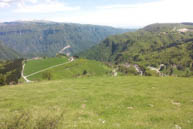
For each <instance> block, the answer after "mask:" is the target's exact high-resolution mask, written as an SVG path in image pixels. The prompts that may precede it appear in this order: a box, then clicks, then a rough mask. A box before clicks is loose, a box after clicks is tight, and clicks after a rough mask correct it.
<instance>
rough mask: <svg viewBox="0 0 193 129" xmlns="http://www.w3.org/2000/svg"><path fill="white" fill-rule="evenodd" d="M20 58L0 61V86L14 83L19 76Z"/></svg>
mask: <svg viewBox="0 0 193 129" xmlns="http://www.w3.org/2000/svg"><path fill="white" fill-rule="evenodd" d="M21 71H22V59H16V60H13V61H1V62H0V86H2V85H8V84H16V83H18V80H19V79H20V77H21Z"/></svg>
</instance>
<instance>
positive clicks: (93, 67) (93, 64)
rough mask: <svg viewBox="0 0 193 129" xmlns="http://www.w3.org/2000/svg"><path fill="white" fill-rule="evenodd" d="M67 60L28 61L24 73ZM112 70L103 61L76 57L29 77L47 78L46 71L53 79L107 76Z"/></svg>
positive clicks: (36, 79) (34, 79) (34, 78)
mask: <svg viewBox="0 0 193 129" xmlns="http://www.w3.org/2000/svg"><path fill="white" fill-rule="evenodd" d="M66 60H67V59H66V58H50V59H47V60H45V61H46V63H45V61H44V60H32V61H28V62H27V63H26V67H25V71H24V73H25V74H26V75H28V74H31V73H34V72H37V71H39V70H42V69H44V68H47V67H48V66H45V65H46V64H47V65H49V66H54V65H57V64H61V62H62V61H63V62H64V61H66ZM53 63H55V64H53ZM43 67H44V68H43ZM32 71H33V72H32ZM111 72H112V69H111V68H109V67H107V66H106V65H104V64H103V63H101V62H97V61H94V60H87V59H76V60H75V61H73V62H70V63H67V64H64V65H61V66H58V67H55V68H52V69H48V70H46V71H44V72H40V73H38V74H35V75H33V76H30V77H28V79H29V80H32V81H41V80H46V79H47V78H44V77H43V76H44V74H45V73H50V75H51V80H60V79H64V78H77V77H85V76H106V75H108V74H111Z"/></svg>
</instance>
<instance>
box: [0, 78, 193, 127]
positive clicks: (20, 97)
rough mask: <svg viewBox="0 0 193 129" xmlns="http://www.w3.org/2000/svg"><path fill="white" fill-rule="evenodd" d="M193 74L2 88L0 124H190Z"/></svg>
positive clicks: (72, 81)
mask: <svg viewBox="0 0 193 129" xmlns="http://www.w3.org/2000/svg"><path fill="white" fill-rule="evenodd" d="M192 91H193V79H192V78H174V77H165V78H157V77H117V78H114V77H94V78H93V77H90V78H81V79H65V80H60V81H47V82H46V81H45V82H39V83H38V82H36V83H31V84H21V85H18V86H15V87H12V86H7V87H2V88H0V127H2V128H3V129H48V128H52V129H53V128H58V129H181V128H182V129H192V127H193V117H192V116H193V94H192Z"/></svg>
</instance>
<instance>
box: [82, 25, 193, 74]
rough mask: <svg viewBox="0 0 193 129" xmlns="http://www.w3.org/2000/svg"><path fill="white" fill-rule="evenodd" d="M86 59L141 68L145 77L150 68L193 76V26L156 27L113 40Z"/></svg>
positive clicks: (84, 55) (152, 26)
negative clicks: (134, 65) (128, 64)
mask: <svg viewBox="0 0 193 129" xmlns="http://www.w3.org/2000/svg"><path fill="white" fill-rule="evenodd" d="M81 55H82V57H86V58H88V59H95V60H100V61H108V62H113V63H116V64H124V63H130V64H138V65H139V66H140V68H141V69H142V70H143V72H144V74H145V75H153V74H154V73H150V72H149V69H148V66H151V67H155V68H159V67H160V65H161V64H163V65H162V66H163V67H162V68H160V71H161V73H163V74H166V75H174V76H186V77H188V76H192V75H193V26H192V24H190V23H189V24H187V23H186V24H153V25H149V26H147V27H145V28H143V29H140V30H138V31H136V32H128V33H125V34H122V35H116V36H110V37H108V38H107V39H105V40H104V41H103V42H102V43H100V44H99V45H97V46H95V47H93V48H91V49H89V50H88V51H86V52H83V53H81Z"/></svg>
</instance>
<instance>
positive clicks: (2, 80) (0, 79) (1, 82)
mask: <svg viewBox="0 0 193 129" xmlns="http://www.w3.org/2000/svg"><path fill="white" fill-rule="evenodd" d="M3 85H6V76H5V75H2V74H0V86H3Z"/></svg>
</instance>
